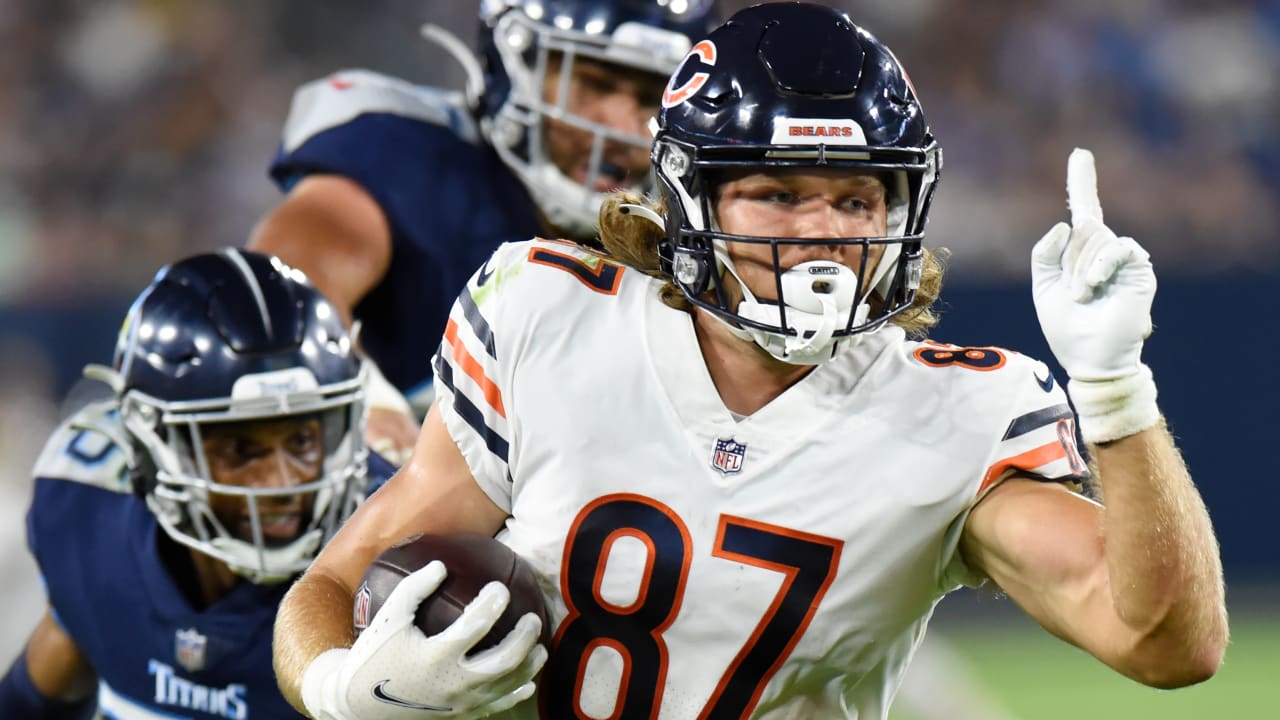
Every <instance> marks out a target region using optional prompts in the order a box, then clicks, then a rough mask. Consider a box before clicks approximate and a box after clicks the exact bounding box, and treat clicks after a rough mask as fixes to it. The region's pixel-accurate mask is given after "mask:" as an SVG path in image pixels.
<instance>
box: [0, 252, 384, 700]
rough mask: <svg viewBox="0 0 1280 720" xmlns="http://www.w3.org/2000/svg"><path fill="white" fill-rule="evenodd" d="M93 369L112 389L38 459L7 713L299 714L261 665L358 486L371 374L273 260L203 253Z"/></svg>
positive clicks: (167, 275) (168, 275) (315, 299)
mask: <svg viewBox="0 0 1280 720" xmlns="http://www.w3.org/2000/svg"><path fill="white" fill-rule="evenodd" d="M87 374H90V375H91V376H93V377H96V378H98V379H101V380H102V381H104V382H106V383H107V384H108V385H109V386H110V387H111V390H112V398H111V399H109V400H104V401H100V402H96V403H92V404H89V405H87V406H86V407H84V408H83V409H82V410H80V411H79V412H78V413H77V414H75V415H74V416H72V417H71V418H70V419H69V420H67V421H66V422H65V423H63V424H62V425H61V426H60V427H59V428H58V429H57V431H56V432H55V433H54V434H53V436H52V437H51V438H50V439H49V441H48V444H47V445H46V446H45V449H44V451H43V453H42V454H41V455H40V458H39V460H38V462H37V464H36V468H35V476H36V481H35V495H34V499H33V501H32V504H31V509H30V512H29V514H28V539H29V544H30V547H31V551H32V553H33V554H34V555H35V558H36V560H37V563H38V564H39V567H40V571H41V573H42V575H43V578H44V583H45V587H46V590H47V593H48V599H49V610H48V613H47V614H46V615H45V616H44V618H43V619H42V620H41V621H40V622H39V624H38V626H37V627H36V630H35V632H34V633H33V635H32V637H31V640H30V642H29V644H28V645H27V648H26V650H25V652H24V653H23V654H22V655H21V656H20V657H19V658H18V659H17V661H16V662H15V663H14V665H13V667H12V668H10V670H9V673H8V675H6V676H5V678H4V680H3V683H0V717H6V718H46V717H48V718H54V717H58V718H61V717H77V716H79V715H81V714H84V713H86V712H89V711H91V710H92V709H93V708H94V706H95V704H96V706H97V710H98V711H100V712H101V714H102V715H103V716H105V717H110V718H120V719H122V720H125V719H130V718H158V717H166V718H167V717H187V718H240V719H243V718H255V719H258V718H294V717H297V714H296V713H295V712H294V711H293V710H292V709H291V708H290V707H289V706H288V704H286V703H285V701H284V699H283V698H281V697H280V694H279V692H278V691H277V690H276V686H275V682H274V680H273V679H272V672H271V648H270V637H271V624H272V620H273V617H274V615H275V610H276V606H277V604H278V603H279V601H280V598H281V597H282V596H283V595H284V591H285V589H286V588H287V586H288V582H287V581H289V580H291V579H292V578H293V577H294V576H296V575H297V574H298V573H300V572H301V571H302V570H303V569H305V568H306V567H307V565H308V564H309V563H310V562H311V560H312V559H313V558H314V557H315V554H316V552H317V550H318V548H319V547H320V545H321V544H322V543H323V542H324V541H325V540H326V539H327V538H328V537H329V535H331V534H332V533H333V532H334V530H335V529H336V527H337V526H338V524H339V523H340V522H342V520H343V519H345V517H346V516H347V515H348V514H349V513H350V512H351V510H352V509H353V508H354V507H355V505H356V504H357V503H358V501H359V500H360V499H361V498H362V497H363V496H364V493H365V492H366V489H367V488H366V486H367V484H368V483H367V482H366V478H367V473H368V462H367V458H368V455H367V452H366V450H365V448H364V445H363V441H362V438H361V432H362V428H363V413H364V410H363V404H362V397H363V382H364V379H365V378H364V373H363V372H362V368H361V361H360V359H359V358H358V357H357V356H356V354H355V353H354V352H353V348H352V342H351V338H350V336H349V335H348V333H347V331H346V330H345V329H344V327H343V325H342V323H341V322H340V320H339V318H338V313H337V312H336V310H335V308H334V307H333V306H332V305H331V304H329V302H328V301H327V300H325V299H324V298H323V297H322V296H321V295H320V294H319V293H318V292H317V291H316V290H315V289H314V288H312V287H311V286H310V285H308V284H307V282H306V280H305V278H304V277H303V276H302V275H301V273H299V272H298V271H296V270H294V269H291V268H289V267H287V266H286V265H284V264H283V263H281V262H280V261H279V260H276V259H273V258H268V257H267V256H264V255H260V254H257V253H248V252H240V251H238V250H226V251H223V252H221V253H217V254H207V255H198V256H195V257H191V258H188V259H186V260H183V261H181V262H178V263H175V264H173V265H170V266H168V267H166V268H164V269H163V270H161V271H160V273H159V274H158V275H157V276H156V278H155V280H154V282H152V284H151V285H150V286H149V287H148V288H147V289H146V290H145V291H144V292H143V293H142V294H141V295H140V296H139V297H138V299H137V300H136V301H135V302H134V304H133V307H132V308H131V309H130V311H129V314H128V316H127V317H126V319H125V322H124V326H123V328H122V330H121V333H120V339H119V342H118V344H117V347H116V352H115V360H114V366H113V367H112V368H104V367H92V366H91V367H90V368H89V369H88V370H87ZM372 462H373V463H374V465H375V468H376V470H375V473H377V474H379V475H380V476H381V477H386V476H387V474H389V472H390V469H389V468H388V467H387V466H386V464H385V462H383V461H380V460H378V459H377V458H376V457H375V458H374V459H373V460H372Z"/></svg>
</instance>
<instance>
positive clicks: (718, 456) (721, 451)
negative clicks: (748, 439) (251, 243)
mask: <svg viewBox="0 0 1280 720" xmlns="http://www.w3.org/2000/svg"><path fill="white" fill-rule="evenodd" d="M746 455H747V446H746V445H745V444H743V443H740V442H738V441H737V440H734V439H733V438H729V439H728V440H724V439H721V440H716V449H715V452H713V453H711V467H713V468H715V469H717V470H719V471H720V472H722V473H724V474H725V475H732V474H734V473H736V472H738V471H739V470H741V469H742V458H744V457H746Z"/></svg>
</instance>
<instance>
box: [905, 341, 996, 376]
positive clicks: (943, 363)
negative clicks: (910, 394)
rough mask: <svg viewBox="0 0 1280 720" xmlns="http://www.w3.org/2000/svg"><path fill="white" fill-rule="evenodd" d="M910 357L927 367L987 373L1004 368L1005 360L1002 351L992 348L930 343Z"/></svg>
mask: <svg viewBox="0 0 1280 720" xmlns="http://www.w3.org/2000/svg"><path fill="white" fill-rule="evenodd" d="M912 355H913V356H914V357H915V359H916V360H919V361H920V362H922V363H924V364H925V365H928V366H929V367H937V368H941V367H952V366H957V367H962V368H967V369H969V370H978V371H980V372H989V371H991V370H999V369H1000V368H1002V367H1004V364H1005V362H1006V360H1007V358H1006V357H1005V354H1004V352H1003V351H1001V350H1000V349H999V348H993V347H960V346H959V345H946V344H942V343H930V344H928V345H925V346H924V347H922V348H920V349H918V350H916V351H915V352H914V353H912Z"/></svg>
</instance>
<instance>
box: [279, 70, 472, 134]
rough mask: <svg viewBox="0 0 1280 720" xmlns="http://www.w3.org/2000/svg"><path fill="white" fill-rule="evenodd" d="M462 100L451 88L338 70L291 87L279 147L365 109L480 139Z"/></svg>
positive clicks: (335, 124) (361, 113) (363, 112)
mask: <svg viewBox="0 0 1280 720" xmlns="http://www.w3.org/2000/svg"><path fill="white" fill-rule="evenodd" d="M463 106H464V103H463V100H462V95H461V93H458V92H456V91H449V90H441V89H439V88H432V87H426V86H422V85H414V84H413V83H410V82H406V81H404V80H400V79H398V78H393V77H390V76H387V75H382V74H380V73H375V72H370V71H368V70H342V71H340V72H336V73H334V74H332V75H330V76H328V77H325V78H321V79H319V80H313V81H311V82H309V83H307V84H305V85H303V86H301V87H300V88H298V90H297V91H296V92H294V95H293V103H292V105H291V106H290V108H289V116H288V118H287V119H286V120H285V126H284V138H283V149H284V151H285V152H293V151H294V150H296V149H298V148H299V147H301V146H302V144H303V143H305V142H306V141H307V140H308V139H310V138H312V137H314V136H316V135H318V134H320V133H322V132H324V131H325V130H328V129H330V128H335V127H338V126H339V125H344V124H346V123H348V122H351V121H352V120H354V119H356V118H357V117H359V116H361V115H366V114H387V115H399V116H401V117H407V118H413V119H415V120H420V121H422V122H425V123H429V124H432V125H440V126H443V127H448V128H451V129H453V130H454V132H456V133H457V134H458V136H459V137H461V138H463V139H464V140H467V141H468V142H479V139H480V136H479V129H478V128H477V127H476V125H475V123H474V122H471V120H470V116H469V114H468V113H466V112H465V111H463V109H462V108H463Z"/></svg>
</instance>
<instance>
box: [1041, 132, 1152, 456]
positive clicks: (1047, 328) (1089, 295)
mask: <svg viewBox="0 0 1280 720" xmlns="http://www.w3.org/2000/svg"><path fill="white" fill-rule="evenodd" d="M1067 202H1068V204H1069V205H1070V207H1071V224H1070V225H1067V224H1066V223H1058V224H1057V225H1054V226H1053V227H1052V228H1051V229H1050V230H1049V232H1048V233H1046V234H1045V236H1044V237H1043V238H1041V239H1040V242H1038V243H1036V246H1035V248H1034V249H1032V251H1031V286H1032V295H1033V297H1034V300H1035V305H1036V315H1037V316H1038V317H1039V319H1040V328H1041V330H1042V331H1043V332H1044V337H1045V339H1046V340H1048V341H1049V348H1050V349H1051V350H1053V354H1054V356H1055V357H1057V358H1058V362H1059V363H1061V364H1062V367H1063V369H1064V370H1066V371H1067V375H1069V376H1070V381H1069V382H1068V384H1067V393H1068V394H1069V395H1070V396H1071V401H1072V403H1073V404H1074V405H1075V407H1076V413H1077V415H1078V416H1079V418H1080V433H1081V435H1083V436H1084V439H1085V441H1086V442H1090V443H1100V442H1108V441H1110V440H1118V439H1119V438H1122V437H1126V436H1128V435H1132V434H1133V433H1136V432H1138V431H1140V430H1145V429H1146V428H1149V427H1151V426H1153V425H1155V424H1156V423H1158V422H1159V421H1160V411H1159V410H1158V409H1157V408H1156V386H1155V382H1154V381H1153V380H1152V378H1151V370H1150V369H1149V368H1148V367H1147V366H1146V365H1145V364H1143V362H1142V359H1141V355H1142V342H1143V340H1145V339H1146V338H1147V336H1148V335H1150V334H1151V301H1152V300H1153V299H1154V298H1155V293H1156V276H1155V272H1154V271H1153V270H1152V267H1151V261H1150V259H1149V256H1148V255H1147V252H1146V251H1145V250H1143V249H1142V247H1141V246H1140V245H1138V243H1137V242H1135V241H1134V239H1133V238H1129V237H1116V234H1115V233H1114V232H1112V231H1111V230H1110V229H1109V228H1108V227H1107V226H1106V225H1104V224H1103V222H1102V206H1101V204H1100V203H1099V202H1098V179H1097V173H1096V171H1095V169H1094V164H1093V153H1091V152H1089V151H1088V150H1083V149H1080V148H1076V149H1075V150H1073V151H1072V152H1071V157H1070V158H1069V159H1068V160H1067Z"/></svg>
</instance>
